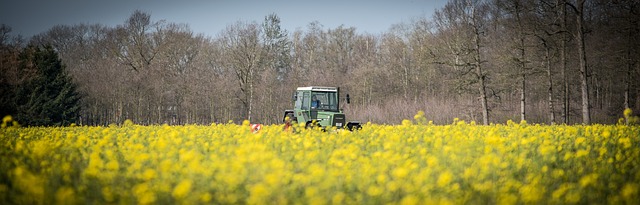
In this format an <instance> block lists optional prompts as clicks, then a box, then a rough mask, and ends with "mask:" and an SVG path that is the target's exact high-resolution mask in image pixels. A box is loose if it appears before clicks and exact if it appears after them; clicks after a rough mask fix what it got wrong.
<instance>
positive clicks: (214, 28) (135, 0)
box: [0, 0, 446, 37]
mask: <svg viewBox="0 0 640 205" xmlns="http://www.w3.org/2000/svg"><path fill="white" fill-rule="evenodd" d="M0 2H2V4H0V23H1V24H6V25H9V26H10V27H11V28H12V29H13V32H12V34H13V35H17V34H20V35H22V36H24V37H31V36H32V35H35V34H38V33H41V32H44V31H47V30H48V29H50V28H51V27H53V26H54V25H75V24H81V23H85V24H95V23H99V24H103V25H106V26H110V27H111V26H115V25H120V24H123V23H124V22H125V20H126V19H127V18H128V17H129V16H130V15H131V14H132V13H133V12H134V11H135V10H136V9H138V10H141V11H143V12H146V13H149V14H151V18H152V20H153V21H157V20H161V19H164V20H166V21H167V22H173V23H186V24H188V25H189V27H190V28H191V30H192V31H194V32H195V33H202V34H204V35H205V36H212V37H213V36H215V35H217V34H218V33H219V32H221V31H222V30H224V28H225V27H226V26H228V25H230V24H233V23H235V22H237V21H244V22H252V21H255V22H258V23H261V22H262V21H263V20H264V17H265V16H266V15H268V14H271V13H275V14H277V15H278V16H279V17H280V19H281V25H282V27H283V28H284V29H286V30H288V31H289V32H293V31H295V30H297V29H302V30H306V29H307V25H309V23H311V22H313V21H318V22H319V23H320V24H322V25H323V26H324V28H325V29H328V28H336V27H338V26H340V25H344V26H346V27H355V28H356V31H357V32H359V33H370V34H380V33H382V32H385V31H387V30H388V29H389V28H390V27H391V25H393V24H398V23H403V22H405V23H408V22H410V21H411V20H412V19H415V18H419V17H427V18H431V16H432V14H433V12H434V11H435V9H440V8H442V7H444V5H445V4H446V0H388V1H382V0H342V1H339V0H329V1H323V0H310V1H307V0H298V1H285V0H261V1H259V0H252V1H249V0H238V1H231V0H214V1H205V0H183V1H178V0H175V1H168V0H0Z"/></svg>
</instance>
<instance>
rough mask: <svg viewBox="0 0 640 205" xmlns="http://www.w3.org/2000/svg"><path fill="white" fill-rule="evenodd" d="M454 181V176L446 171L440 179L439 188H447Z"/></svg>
mask: <svg viewBox="0 0 640 205" xmlns="http://www.w3.org/2000/svg"><path fill="white" fill-rule="evenodd" d="M452 180H453V174H451V172H450V171H445V172H443V173H442V174H440V176H439V177H438V182H437V184H438V186H439V187H445V186H447V185H449V183H450V182H451V181H452Z"/></svg>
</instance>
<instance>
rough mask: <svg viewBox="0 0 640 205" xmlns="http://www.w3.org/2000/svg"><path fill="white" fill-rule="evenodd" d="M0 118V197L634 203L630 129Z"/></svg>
mask: <svg viewBox="0 0 640 205" xmlns="http://www.w3.org/2000/svg"><path fill="white" fill-rule="evenodd" d="M7 123H8V124H9V125H3V128H2V129H0V140H1V141H0V142H1V144H0V161H1V164H0V204H585V203H589V204H637V203H638V202H640V158H639V157H640V127H639V126H633V125H622V124H620V125H591V126H564V125H556V126H542V125H531V124H526V123H513V122H508V123H507V124H504V125H490V126H480V125H475V123H467V122H464V121H460V120H455V121H454V123H453V124H451V125H432V124H430V123H428V122H426V120H425V119H424V117H423V116H421V115H420V114H418V115H417V116H416V118H415V119H413V120H405V121H403V123H402V124H401V125H396V126H390V125H376V124H367V125H365V126H364V127H363V129H362V130H360V131H356V132H348V131H335V130H329V131H327V132H322V131H319V130H304V129H300V128H298V129H297V132H295V133H292V132H289V131H284V130H283V126H282V125H269V126H263V127H262V129H261V130H260V131H259V132H257V133H253V132H252V131H251V130H250V128H249V124H248V122H245V123H244V124H243V125H235V124H214V125H210V126H195V125H187V126H167V125H163V126H139V125H135V124H133V123H131V122H130V121H128V122H127V123H125V124H124V125H122V126H109V127H86V126H76V127H49V128H38V127H34V128H17V127H15V126H12V125H11V119H8V120H7V118H5V122H3V124H7Z"/></svg>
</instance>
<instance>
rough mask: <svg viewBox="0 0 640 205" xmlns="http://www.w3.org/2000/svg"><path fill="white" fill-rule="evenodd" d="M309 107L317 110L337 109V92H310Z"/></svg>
mask: <svg viewBox="0 0 640 205" xmlns="http://www.w3.org/2000/svg"><path fill="white" fill-rule="evenodd" d="M311 108H315V109H319V110H338V93H336V92H312V93H311Z"/></svg>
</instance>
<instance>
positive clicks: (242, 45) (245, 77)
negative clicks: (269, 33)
mask: <svg viewBox="0 0 640 205" xmlns="http://www.w3.org/2000/svg"><path fill="white" fill-rule="evenodd" d="M260 32H261V31H260V28H259V25H258V24H256V23H248V24H247V23H242V22H237V23H236V24H234V25H232V26H229V27H227V28H226V30H225V32H224V33H223V34H222V36H221V37H220V38H221V39H220V40H221V44H222V46H223V52H224V54H223V55H224V57H225V61H226V62H225V66H226V67H228V68H229V69H231V70H233V72H235V76H236V78H237V80H238V84H239V86H238V87H239V89H240V92H241V95H239V96H236V97H237V98H238V99H239V100H240V101H241V103H242V105H243V107H244V108H243V109H244V110H245V113H244V114H245V115H246V119H248V120H249V121H251V120H252V111H253V100H254V91H255V88H254V86H255V85H256V84H257V82H256V81H258V80H259V78H258V76H260V75H261V72H262V71H263V70H264V68H263V67H261V65H260V61H261V60H262V57H263V56H262V49H263V48H262V45H261V43H260V42H259V37H260Z"/></svg>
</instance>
